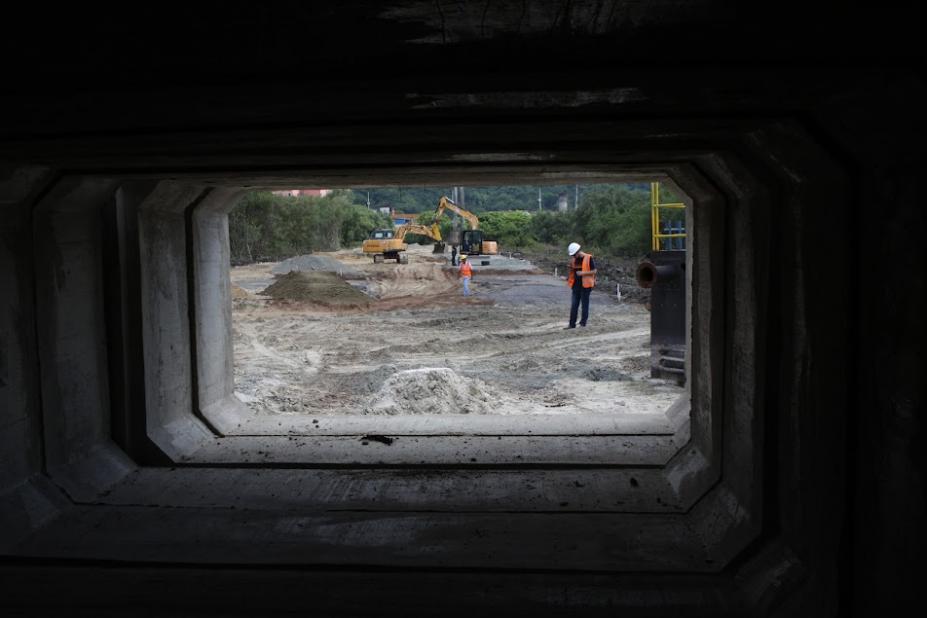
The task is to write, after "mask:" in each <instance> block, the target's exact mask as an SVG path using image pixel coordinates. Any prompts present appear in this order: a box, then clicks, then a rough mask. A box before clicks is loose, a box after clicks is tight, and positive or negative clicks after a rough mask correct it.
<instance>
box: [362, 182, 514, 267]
mask: <svg viewBox="0 0 927 618" xmlns="http://www.w3.org/2000/svg"><path fill="white" fill-rule="evenodd" d="M448 210H449V211H451V212H453V213H455V214H458V215H460V216H461V217H462V218H463V219H464V220H465V221H466V222H467V224H468V225H469V226H470V229H469V230H462V231H456V230H455V231H454V232H452V234H451V238H449V239H448V241H449V242H450V243H451V244H452V245H456V246H459V248H460V255H468V256H470V257H472V258H474V259H478V260H480V261H481V264H483V265H488V264H489V256H491V255H496V254H497V253H499V245H498V243H497V242H496V241H495V240H487V239H485V238H484V237H483V231H482V230H481V229H480V219H479V217H477V216H476V215H475V214H473V213H472V212H470V211H468V210H464V209H463V208H461V207H460V206H458V205H457V204H455V203H454V202H453V201H452V200H451V199H449V198H448V197H447V196H441V199H440V200H438V207H437V208H436V209H435V214H434V220H433V222H432V224H431V225H420V224H417V223H404V224H402V225H400V226H399V227H397V228H396V229H395V230H388V229H378V230H374V231H372V232H371V233H370V236H369V237H368V238H367V240H365V241H364V244H363V247H362V249H363V252H364V253H365V254H367V255H371V256H373V261H374V262H375V263H377V264H379V263H381V262H383V261H384V260H396V263H397V264H406V263H408V261H409V258H408V256H407V255H406V253H405V251H406V249H408V245H407V244H406V243H405V237H406V235H407V234H418V235H420V236H426V237H428V238H431V239H433V240H434V241H435V248H434V253H444V244H445V240H444V239H443V238H442V237H441V230H440V229H439V228H438V220H439V219H440V218H441V215H442V214H444V212H445V211H448Z"/></svg>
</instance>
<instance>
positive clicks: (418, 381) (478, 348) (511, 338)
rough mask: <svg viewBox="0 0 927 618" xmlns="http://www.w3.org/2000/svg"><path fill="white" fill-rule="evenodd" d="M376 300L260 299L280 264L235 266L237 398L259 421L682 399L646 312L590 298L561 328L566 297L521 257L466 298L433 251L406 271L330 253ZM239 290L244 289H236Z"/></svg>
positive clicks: (413, 257) (623, 406) (597, 409)
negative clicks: (363, 303) (657, 359)
mask: <svg viewBox="0 0 927 618" xmlns="http://www.w3.org/2000/svg"><path fill="white" fill-rule="evenodd" d="M324 255H326V256H330V257H334V258H337V259H338V260H340V261H341V262H343V263H344V264H346V265H348V266H351V267H354V268H356V269H358V270H360V271H361V272H362V273H363V274H364V278H363V279H359V278H356V279H353V280H351V281H349V283H351V285H354V286H355V287H357V288H358V289H360V290H363V291H364V292H365V293H367V294H369V295H370V296H372V297H373V298H375V299H376V302H374V303H373V304H372V305H371V307H370V308H368V309H358V308H351V309H342V310H337V309H330V308H325V307H323V306H321V305H317V304H314V303H306V302H291V301H273V300H270V299H268V298H266V297H262V296H260V295H259V294H258V292H260V291H261V290H263V289H264V288H265V287H266V286H267V285H269V284H270V283H272V282H273V281H274V278H273V275H272V274H271V269H272V268H273V267H274V266H275V264H274V263H264V264H254V265H249V266H242V267H236V268H233V269H232V271H231V277H232V283H233V289H234V290H236V293H234V294H233V296H234V299H233V301H232V302H233V314H232V315H233V328H234V342H235V385H236V386H235V390H236V396H237V397H238V398H239V399H240V400H242V401H243V402H245V403H246V404H247V405H248V406H249V407H251V408H252V409H253V410H254V411H255V412H256V413H259V414H280V415H291V414H304V415H310V414H311V415H313V416H316V415H319V414H416V413H439V414H444V413H451V414H455V413H456V414H464V413H470V414H474V413H475V414H576V413H599V414H601V413H610V412H620V413H624V414H627V413H634V414H659V413H662V412H663V411H665V410H666V409H667V407H669V405H670V404H671V403H673V402H674V401H675V400H676V399H677V398H678V397H680V395H682V393H683V390H684V389H682V388H681V387H679V386H676V385H675V384H674V383H671V382H666V381H663V380H655V379H651V378H650V377H649V354H650V349H649V347H650V343H649V339H650V337H649V328H650V327H649V320H650V314H649V313H648V312H647V310H646V309H645V308H644V307H643V306H642V305H640V304H637V303H619V302H618V301H617V300H616V299H615V298H613V297H611V296H608V295H606V294H604V293H600V292H598V291H595V292H593V296H592V300H591V303H590V320H589V326H587V327H586V328H576V329H574V330H564V329H563V327H564V326H565V325H566V323H567V319H568V315H569V297H570V294H569V290H568V288H567V287H566V284H565V282H564V281H562V280H561V279H558V278H555V277H553V276H551V275H549V274H541V273H539V272H537V271H534V269H533V266H532V265H531V264H530V263H528V262H524V261H521V260H514V259H511V258H508V259H505V258H494V263H493V264H492V265H490V266H489V267H486V266H481V265H479V264H476V265H474V277H473V282H472V284H471V289H472V291H473V292H474V293H473V295H472V296H471V297H470V298H466V299H465V298H463V297H462V296H461V288H460V286H459V283H458V281H457V278H456V274H455V270H454V269H451V268H450V267H448V266H447V263H446V260H445V259H443V258H441V257H440V256H438V257H435V256H433V255H432V254H431V253H430V248H427V247H417V246H413V247H411V249H410V263H409V264H405V265H397V264H395V263H393V262H390V263H385V264H373V263H372V261H371V260H370V258H368V257H366V256H364V255H363V254H361V253H360V252H359V251H356V250H354V251H347V250H345V251H339V252H333V253H327V254H324ZM235 286H237V287H235Z"/></svg>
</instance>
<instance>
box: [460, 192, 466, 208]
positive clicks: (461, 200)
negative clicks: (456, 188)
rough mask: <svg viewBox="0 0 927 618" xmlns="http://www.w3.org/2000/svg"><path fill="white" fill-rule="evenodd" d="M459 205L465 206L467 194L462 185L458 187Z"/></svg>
mask: <svg viewBox="0 0 927 618" xmlns="http://www.w3.org/2000/svg"><path fill="white" fill-rule="evenodd" d="M460 207H461V208H464V209H465V208H466V207H467V194H466V193H464V188H463V187H460Z"/></svg>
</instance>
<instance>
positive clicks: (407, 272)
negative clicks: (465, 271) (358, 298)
mask: <svg viewBox="0 0 927 618" xmlns="http://www.w3.org/2000/svg"><path fill="white" fill-rule="evenodd" d="M373 277H374V281H373V282H372V283H371V286H370V291H371V293H372V294H373V295H374V296H375V297H377V298H381V299H386V298H398V297H402V296H417V297H421V298H427V297H428V296H429V295H435V294H443V293H446V292H449V291H451V290H453V289H455V288H456V287H457V285H458V283H457V273H456V271H453V270H449V269H445V268H443V267H442V266H441V265H440V264H405V265H400V266H398V267H396V268H390V269H384V270H382V271H379V272H376V273H374V274H373Z"/></svg>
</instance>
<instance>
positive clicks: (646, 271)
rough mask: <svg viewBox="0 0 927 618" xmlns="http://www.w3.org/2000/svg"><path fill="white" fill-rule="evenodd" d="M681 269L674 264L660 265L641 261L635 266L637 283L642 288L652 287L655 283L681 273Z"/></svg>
mask: <svg viewBox="0 0 927 618" xmlns="http://www.w3.org/2000/svg"><path fill="white" fill-rule="evenodd" d="M681 272H682V271H681V270H680V269H679V268H677V267H675V266H670V265H660V266H657V265H656V264H654V263H653V262H641V263H640V264H639V265H638V266H637V273H636V275H635V278H636V279H637V285H639V286H640V287H642V288H652V287H653V286H654V285H655V284H656V283H659V282H666V281H669V280H671V279H673V278H674V277H678V276H679V275H680V274H681Z"/></svg>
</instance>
